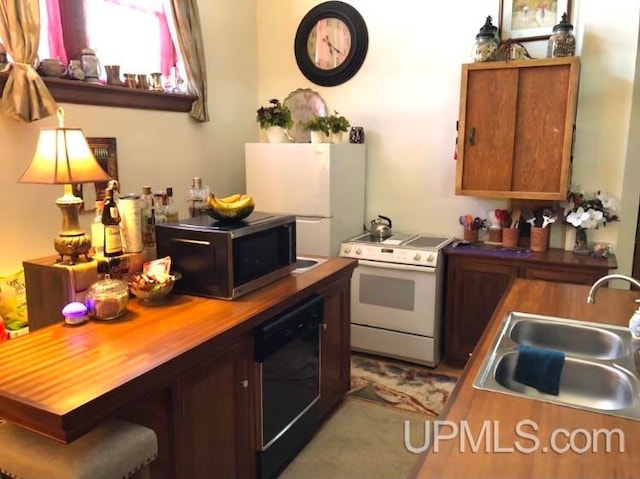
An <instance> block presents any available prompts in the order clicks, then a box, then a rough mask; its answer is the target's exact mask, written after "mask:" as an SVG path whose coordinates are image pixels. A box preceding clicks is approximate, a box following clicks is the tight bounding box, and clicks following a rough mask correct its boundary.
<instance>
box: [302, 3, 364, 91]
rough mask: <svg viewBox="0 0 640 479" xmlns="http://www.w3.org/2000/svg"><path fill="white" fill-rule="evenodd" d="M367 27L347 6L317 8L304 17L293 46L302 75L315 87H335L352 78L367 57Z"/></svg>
mask: <svg viewBox="0 0 640 479" xmlns="http://www.w3.org/2000/svg"><path fill="white" fill-rule="evenodd" d="M368 45H369V35H368V33H367V25H366V24H365V22H364V19H363V18H362V16H361V15H360V13H358V11H357V10H356V9H355V8H353V7H352V6H351V5H349V4H346V3H344V2H338V1H331V2H324V3H321V4H320V5H316V6H315V7H313V8H312V9H311V10H309V12H308V13H307V14H306V15H305V16H304V18H303V19H302V21H301V22H300V25H299V26H298V30H297V32H296V38H295V42H294V52H295V56H296V62H297V63H298V67H299V68H300V71H301V72H302V74H303V75H304V76H305V77H307V79H309V80H310V81H312V82H313V83H315V84H316V85H322V86H335V85H340V84H342V83H344V82H346V81H347V80H349V79H350V78H352V77H353V76H354V75H355V74H356V73H357V72H358V70H359V69H360V67H361V66H362V63H363V62H364V59H365V57H366V56H367V47H368Z"/></svg>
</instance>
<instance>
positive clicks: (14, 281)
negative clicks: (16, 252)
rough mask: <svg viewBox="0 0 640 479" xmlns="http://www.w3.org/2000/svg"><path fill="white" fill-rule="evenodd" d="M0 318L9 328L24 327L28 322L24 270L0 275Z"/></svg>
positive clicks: (10, 329)
mask: <svg viewBox="0 0 640 479" xmlns="http://www.w3.org/2000/svg"><path fill="white" fill-rule="evenodd" d="M0 318H2V320H3V321H4V325H5V327H6V328H7V329H8V330H9V331H12V330H16V329H21V328H24V327H25V326H27V325H28V324H29V318H28V316H27V289H26V287H25V283H24V270H22V269H21V270H20V271H17V272H16V273H13V274H11V275H9V276H3V277H0Z"/></svg>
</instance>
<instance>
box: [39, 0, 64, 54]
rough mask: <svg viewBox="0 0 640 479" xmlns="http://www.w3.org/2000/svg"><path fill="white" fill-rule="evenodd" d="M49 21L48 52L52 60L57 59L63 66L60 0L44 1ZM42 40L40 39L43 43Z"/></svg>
mask: <svg viewBox="0 0 640 479" xmlns="http://www.w3.org/2000/svg"><path fill="white" fill-rule="evenodd" d="M46 1H47V13H48V17H49V18H48V19H49V38H48V40H49V50H50V51H51V57H52V58H58V59H60V61H61V62H62V64H63V65H66V64H67V60H68V58H67V52H66V49H65V48H64V38H63V36H62V19H61V18H60V0H46ZM43 40H44V39H42V38H41V39H40V41H43Z"/></svg>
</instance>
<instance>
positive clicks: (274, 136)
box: [265, 126, 287, 143]
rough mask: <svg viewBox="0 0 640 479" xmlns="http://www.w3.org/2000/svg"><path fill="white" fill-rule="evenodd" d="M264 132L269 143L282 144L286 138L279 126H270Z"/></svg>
mask: <svg viewBox="0 0 640 479" xmlns="http://www.w3.org/2000/svg"><path fill="white" fill-rule="evenodd" d="M265 132H266V133H267V139H268V140H269V143H284V142H285V139H286V137H287V135H286V132H285V130H284V128H282V127H281V126H270V127H268V128H267V129H266V130H265Z"/></svg>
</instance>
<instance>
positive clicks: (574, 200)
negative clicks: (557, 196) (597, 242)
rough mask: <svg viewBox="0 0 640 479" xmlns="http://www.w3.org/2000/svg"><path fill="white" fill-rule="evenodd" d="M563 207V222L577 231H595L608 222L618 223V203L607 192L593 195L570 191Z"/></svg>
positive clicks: (562, 204)
mask: <svg viewBox="0 0 640 479" xmlns="http://www.w3.org/2000/svg"><path fill="white" fill-rule="evenodd" d="M560 206H562V207H564V216H565V221H566V222H567V223H568V224H570V225H571V226H573V227H574V228H579V229H597V228H599V227H600V226H606V225H607V222H609V221H618V215H617V214H616V213H617V211H618V201H617V200H616V199H615V197H614V196H613V195H612V194H611V193H608V192H603V191H598V192H597V193H596V194H595V195H590V196H587V195H585V194H584V193H578V192H573V191H570V192H569V194H568V195H567V201H566V202H563V203H561V204H560Z"/></svg>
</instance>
